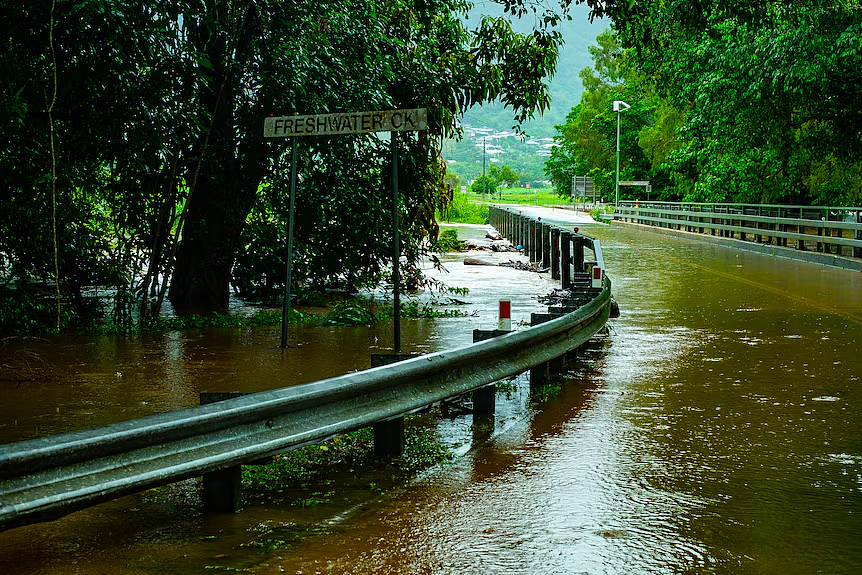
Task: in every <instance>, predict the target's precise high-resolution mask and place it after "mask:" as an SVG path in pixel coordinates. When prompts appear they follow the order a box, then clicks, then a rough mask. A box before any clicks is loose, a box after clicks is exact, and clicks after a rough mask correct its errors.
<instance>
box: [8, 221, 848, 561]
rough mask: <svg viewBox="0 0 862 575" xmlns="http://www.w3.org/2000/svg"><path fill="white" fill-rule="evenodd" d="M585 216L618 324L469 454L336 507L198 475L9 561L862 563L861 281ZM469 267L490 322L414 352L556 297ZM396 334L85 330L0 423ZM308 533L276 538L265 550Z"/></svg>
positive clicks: (117, 410) (410, 342)
mask: <svg viewBox="0 0 862 575" xmlns="http://www.w3.org/2000/svg"><path fill="white" fill-rule="evenodd" d="M524 211H525V212H527V211H529V212H534V213H535V214H540V215H541V216H542V219H543V221H544V220H548V221H555V220H557V219H559V220H561V221H562V220H566V221H568V219H569V214H566V213H564V212H559V211H552V210H543V209H541V208H524ZM569 225H572V223H571V222H570V223H569ZM577 225H579V226H580V227H581V229H582V230H583V231H585V232H586V233H588V234H590V235H594V236H596V237H598V238H600V239H601V240H602V246H603V250H604V257H605V262H606V266H607V272H608V274H609V275H610V277H611V279H612V281H613V286H614V295H615V298H616V299H617V301H618V302H619V304H620V308H621V312H622V315H621V317H620V318H618V319H616V320H614V321H613V322H612V323H611V329H610V333H609V335H608V336H607V337H605V338H602V339H600V340H598V341H595V342H592V343H591V344H590V346H589V349H586V350H585V351H584V353H583V354H582V357H581V359H580V361H578V362H575V363H572V364H571V365H570V369H571V370H572V373H571V374H570V375H569V377H568V378H567V379H566V380H565V381H564V382H562V383H561V385H560V389H559V392H558V393H552V394H548V395H547V396H542V397H540V398H536V397H535V396H534V397H530V395H529V393H528V390H527V387H528V386H527V384H526V380H525V378H519V380H516V381H515V382H514V384H515V390H514V391H511V392H509V393H507V394H498V413H497V415H496V417H495V418H494V420H493V421H491V422H488V421H477V422H474V421H472V417H471V416H469V415H466V416H461V417H459V418H455V419H453V420H451V421H449V420H444V421H442V422H441V425H440V428H439V430H438V433H439V434H440V437H441V439H443V440H446V441H450V442H452V441H455V440H457V442H455V444H460V447H458V448H456V453H457V454H458V456H457V457H456V458H455V459H454V461H453V462H452V463H450V464H446V465H443V466H440V467H437V468H434V469H432V470H430V471H428V472H426V473H425V474H423V475H422V476H420V477H419V478H418V479H416V480H415V481H413V482H412V483H410V484H409V485H407V486H405V487H403V488H399V489H397V490H395V491H391V492H387V493H384V494H381V495H379V496H377V497H375V498H374V499H373V500H371V501H368V502H365V503H360V504H357V505H356V506H354V507H350V508H348V509H346V510H344V511H342V512H339V513H337V514H335V515H333V514H332V513H331V512H328V511H327V506H326V505H321V506H319V507H315V508H310V509H302V510H297V509H279V508H273V507H267V506H256V505H255V506H250V507H248V508H247V509H246V510H245V511H244V512H242V513H240V514H236V515H230V516H214V517H206V518H205V517H202V516H201V515H200V513H199V510H198V507H197V506H196V505H195V503H196V497H197V496H196V495H195V489H196V487H195V486H194V485H193V484H190V485H189V486H188V490H189V493H190V494H189V501H190V503H189V504H188V505H178V504H176V503H163V502H151V503H147V502H142V501H141V500H140V498H137V499H136V498H124V499H121V500H118V501H116V502H112V503H109V504H105V505H101V506H98V507H96V508H94V509H92V510H87V511H83V512H79V513H76V514H73V515H71V516H69V517H67V518H64V519H62V520H60V521H58V522H55V523H52V524H46V525H36V526H31V527H26V528H22V529H16V530H12V531H10V532H6V533H0V571H2V572H4V573H5V572H8V573H26V574H37V573H38V574H47V573H51V574H55V573H61V574H65V573H76V574H77V573H80V574H84V573H105V574H112V573H118V574H119V573H122V574H132V573H134V574H144V573H147V574H150V573H176V574H190V573H208V572H219V571H233V572H236V571H241V572H252V573H265V574H269V573H281V572H287V573H339V574H347V573H356V574H360V573H362V574H365V573H404V574H407V573H428V574H435V575H437V574H441V575H442V574H450V573H452V574H454V573H458V574H460V573H465V574H472V573H477V574H478V573H481V574H482V575H496V574H504V573H505V574H507V575H508V574H512V573H518V574H520V573H524V574H526V573H566V574H568V573H572V574H574V573H597V574H598V573H679V572H692V573H776V574H778V573H782V574H784V573H816V572H822V573H848V574H849V573H859V572H862V538H860V536H859V534H860V533H862V426H860V422H862V418H860V416H862V390H860V375H862V353H860V350H862V274H859V273H858V272H855V273H854V272H848V271H842V270H836V269H831V268H825V267H820V266H815V265H812V264H807V263H801V262H795V261H790V260H786V259H782V258H780V257H770V256H764V255H758V254H751V253H747V252H743V251H736V250H730V249H726V248H722V247H719V246H713V245H710V244H707V243H701V242H696V241H689V240H686V239H682V238H679V237H673V236H663V235H658V234H654V233H650V232H646V231H642V230H640V229H638V228H634V227H627V226H620V225H614V226H613V227H609V226H603V225H585V224H583V223H578V224H577ZM470 233H471V232H470V231H468V230H467V229H463V230H462V231H461V235H462V237H464V235H465V234H470ZM482 233H483V232H482ZM477 235H479V236H481V234H477ZM477 257H489V258H503V259H507V257H506V256H505V254H495V255H493V256H492V255H491V254H488V253H487V252H482V253H481V254H480V255H478V256H477ZM450 270H451V271H450V273H449V274H447V275H446V276H445V277H442V278H441V279H443V281H445V282H446V283H448V284H450V285H453V286H461V285H469V286H470V287H472V288H473V290H472V292H471V294H469V295H467V296H464V297H462V298H460V299H463V300H465V301H468V304H467V306H466V307H467V309H468V311H470V312H471V313H472V312H475V313H476V314H477V315H476V316H471V317H465V318H445V319H437V320H420V321H412V320H411V321H405V322H402V327H403V329H404V333H403V334H402V340H403V341H404V347H405V350H406V351H418V352H422V351H431V350H433V349H445V348H449V347H455V346H457V345H463V344H464V343H468V342H469V341H470V334H471V331H472V329H474V328H484V329H488V328H493V327H494V326H495V324H496V308H495V307H493V305H492V304H493V302H495V301H496V299H499V298H500V297H510V298H511V299H512V301H513V324H516V325H517V323H518V322H519V321H523V320H526V319H527V316H528V315H529V311H530V310H533V311H536V310H538V309H539V308H540V307H541V306H540V305H539V304H538V302H536V301H535V296H536V295H538V294H542V293H547V291H549V289H548V288H549V287H550V284H549V283H547V280H546V279H545V278H543V276H540V275H537V274H530V273H529V272H517V271H516V270H511V269H508V268H495V267H485V266H475V267H473V266H461V267H458V266H456V265H451V266H450ZM501 291H502V292H503V293H500V292H501ZM531 298H532V299H531ZM489 307H491V309H488V308H489ZM390 329H391V327H390V326H375V327H374V328H322V327H304V328H298V329H297V331H295V332H294V333H295V335H296V342H297V347H295V348H292V349H290V350H287V351H286V352H285V351H282V350H279V349H278V348H277V345H278V340H279V335H278V334H279V331H278V328H277V327H274V328H272V329H271V330H270V329H268V328H265V329H261V328H255V329H254V330H245V329H236V328H235V329H232V330H209V331H207V330H201V331H200V332H191V333H190V332H183V333H182V334H179V333H174V334H163V335H158V336H148V337H149V338H150V339H147V338H143V339H140V340H135V341H127V340H123V339H116V338H105V339H101V338H100V339H97V340H95V341H93V340H90V341H78V340H69V341H65V342H62V343H61V344H60V345H59V351H58V352H57V353H56V354H55V355H54V356H53V359H52V362H53V363H54V364H55V370H56V372H57V373H61V374H66V376H65V378H59V379H58V380H57V382H55V383H54V384H51V383H47V382H39V383H22V384H21V385H17V386H16V385H13V384H10V383H8V382H4V383H3V385H4V387H2V388H0V390H2V398H0V399H2V406H0V410H2V412H0V434H2V438H3V441H13V440H18V439H25V438H28V437H32V436H37V435H42V434H44V433H54V432H58V431H62V430H63V429H64V428H70V427H74V425H75V424H76V422H87V425H85V426H91V425H95V424H97V423H103V422H109V421H115V420H121V419H128V418H129V417H134V416H137V415H144V414H146V413H151V412H158V411H164V410H167V409H176V408H179V407H186V406H188V405H194V404H195V403H196V402H197V394H198V392H199V391H201V390H204V389H209V390H211V391H228V390H233V389H238V390H243V391H258V390H262V389H268V388H271V387H276V386H280V385H291V384H295V383H301V382H303V381H311V380H313V379H318V378H320V377H326V376H329V375H337V374H338V373H336V372H339V370H341V371H340V372H339V373H343V372H345V371H348V370H351V369H363V368H364V367H367V366H368V365H369V363H368V362H369V360H368V354H369V353H371V352H375V353H381V352H385V351H387V349H388V346H391V341H392V336H391V333H390ZM270 331H271V333H270ZM292 337H293V335H292ZM300 344H301V345H300ZM34 346H35V344H34ZM34 349H35V347H34ZM333 349H337V350H338V353H337V354H333V353H332V350H333ZM118 373H119V374H120V375H118ZM225 386H228V387H227V388H226V387H225ZM72 391H74V392H72ZM291 529H293V532H292V533H293V536H290V537H287V536H286V535H285V536H284V537H282V538H281V539H282V544H281V545H280V546H276V547H277V548H274V549H268V548H260V547H255V546H253V545H249V544H248V542H249V541H250V540H251V539H253V538H254V536H255V533H259V532H261V531H266V530H269V531H270V532H273V531H278V530H281V531H278V533H280V534H282V535H284V533H286V532H290V531H291ZM297 530H300V531H302V533H301V534H300V535H298V536H297V535H296V533H295V531H297Z"/></svg>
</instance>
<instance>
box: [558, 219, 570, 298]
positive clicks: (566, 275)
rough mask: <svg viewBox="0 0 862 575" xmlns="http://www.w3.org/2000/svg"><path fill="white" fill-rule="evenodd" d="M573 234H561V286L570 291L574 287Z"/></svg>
mask: <svg viewBox="0 0 862 575" xmlns="http://www.w3.org/2000/svg"><path fill="white" fill-rule="evenodd" d="M571 250H572V234H571V232H567V231H563V232H560V274H562V277H561V278H560V286H561V287H562V288H563V289H569V286H570V285H572V251H571Z"/></svg>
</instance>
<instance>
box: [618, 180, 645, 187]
mask: <svg viewBox="0 0 862 575" xmlns="http://www.w3.org/2000/svg"><path fill="white" fill-rule="evenodd" d="M620 185H621V186H648V185H649V182H648V181H644V180H630V181H625V182H620Z"/></svg>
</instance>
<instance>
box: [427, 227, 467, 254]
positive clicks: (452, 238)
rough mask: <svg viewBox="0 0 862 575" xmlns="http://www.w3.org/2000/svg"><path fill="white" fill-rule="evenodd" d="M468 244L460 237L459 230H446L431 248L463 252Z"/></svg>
mask: <svg viewBox="0 0 862 575" xmlns="http://www.w3.org/2000/svg"><path fill="white" fill-rule="evenodd" d="M466 248H467V244H466V243H465V242H464V241H463V240H461V239H459V238H458V230H444V231H443V233H442V234H440V237H438V238H437V239H436V240H435V241H434V242H433V243H432V244H431V250H432V251H435V252H441V253H443V252H462V251H464V250H465V249H466Z"/></svg>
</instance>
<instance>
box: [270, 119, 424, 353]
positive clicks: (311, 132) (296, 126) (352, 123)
mask: <svg viewBox="0 0 862 575" xmlns="http://www.w3.org/2000/svg"><path fill="white" fill-rule="evenodd" d="M427 129H428V111H427V110H426V109H425V108H415V109H409V110H383V111H371V112H337V113H333V114H312V115H305V116H298V115H297V116H277V117H276V116H270V117H268V118H266V120H264V124H263V136H264V137H265V138H293V141H292V142H291V160H290V215H289V220H288V222H289V223H288V236H287V271H286V273H285V276H286V282H287V284H286V285H285V286H284V307H283V312H282V318H281V347H283V348H286V347H287V314H288V312H289V310H290V283H291V272H292V267H293V215H294V197H295V194H296V138H297V137H299V136H333V135H342V134H367V133H371V132H390V139H391V143H392V284H393V285H392V291H393V303H394V306H395V318H394V329H395V338H394V348H395V350H394V351H395V353H400V352H401V308H400V306H401V301H400V294H399V292H398V285H399V284H400V283H401V281H400V280H401V278H400V273H399V260H400V259H401V245H400V238H399V233H398V230H399V226H398V145H397V144H398V139H397V133H398V132H414V131H419V130H427Z"/></svg>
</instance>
